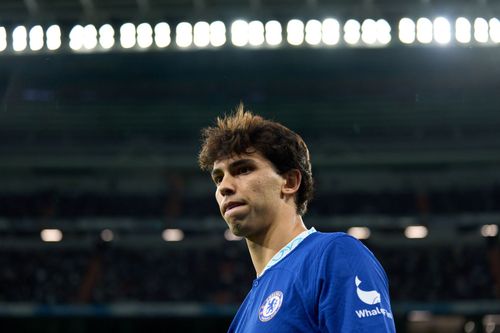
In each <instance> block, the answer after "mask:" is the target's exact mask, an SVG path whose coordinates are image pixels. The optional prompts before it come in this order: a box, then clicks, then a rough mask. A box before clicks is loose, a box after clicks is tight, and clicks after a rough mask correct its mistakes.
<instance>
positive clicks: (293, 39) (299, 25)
mask: <svg viewBox="0 0 500 333" xmlns="http://www.w3.org/2000/svg"><path fill="white" fill-rule="evenodd" d="M286 35H287V36H286V39H287V41H288V43H289V44H291V45H295V46H298V45H300V44H302V43H303V42H304V22H302V21H301V20H295V19H294V20H290V21H288V24H287V26H286Z"/></svg>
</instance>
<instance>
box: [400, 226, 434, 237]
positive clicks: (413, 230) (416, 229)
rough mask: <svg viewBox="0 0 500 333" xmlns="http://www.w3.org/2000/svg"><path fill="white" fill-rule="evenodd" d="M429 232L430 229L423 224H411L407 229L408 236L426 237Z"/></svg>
mask: <svg viewBox="0 0 500 333" xmlns="http://www.w3.org/2000/svg"><path fill="white" fill-rule="evenodd" d="M428 234H429V230H428V229H427V227H425V226H423V225H411V226H408V227H406V229H405V236H406V238H425V237H427V235H428Z"/></svg>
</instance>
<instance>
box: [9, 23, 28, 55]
mask: <svg viewBox="0 0 500 333" xmlns="http://www.w3.org/2000/svg"><path fill="white" fill-rule="evenodd" d="M27 38H28V32H27V31H26V27H24V26H22V25H20V26H17V27H16V28H15V29H14V31H13V32H12V48H13V49H14V51H16V52H20V51H24V50H25V49H26V47H27V46H28V42H27Z"/></svg>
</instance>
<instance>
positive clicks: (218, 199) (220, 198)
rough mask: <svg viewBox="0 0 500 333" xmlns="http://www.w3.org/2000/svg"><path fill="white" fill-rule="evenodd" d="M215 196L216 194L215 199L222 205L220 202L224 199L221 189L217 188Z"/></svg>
mask: <svg viewBox="0 0 500 333" xmlns="http://www.w3.org/2000/svg"><path fill="white" fill-rule="evenodd" d="M214 196H215V200H216V201H217V204H218V205H219V206H220V203H221V201H222V196H221V195H220V194H219V191H217V190H215V192H214Z"/></svg>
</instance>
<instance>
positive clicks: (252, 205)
mask: <svg viewBox="0 0 500 333" xmlns="http://www.w3.org/2000/svg"><path fill="white" fill-rule="evenodd" d="M212 179H213V181H214V183H215V184H216V186H217V190H216V191H215V198H216V199H217V203H218V204H219V209H220V212H221V214H222V216H223V218H224V220H225V221H226V223H227V224H228V226H229V228H230V229H231V231H232V232H233V233H234V234H235V235H237V236H241V237H247V238H248V237H252V236H257V235H258V234H261V233H263V232H265V231H266V230H267V228H268V227H269V226H270V225H271V223H272V221H274V220H275V218H276V217H277V216H278V214H279V211H280V206H281V205H284V200H283V199H282V198H283V193H282V188H283V186H284V184H285V179H284V178H283V177H282V176H281V175H280V174H278V173H277V172H276V170H275V168H274V166H273V165H272V163H271V162H270V161H269V160H267V159H266V158H265V157H264V156H262V155H261V154H260V153H258V152H255V153H251V154H242V155H238V156H232V157H229V158H227V159H222V160H218V161H216V162H215V163H214V167H213V170H212Z"/></svg>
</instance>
